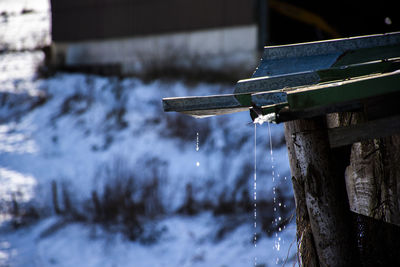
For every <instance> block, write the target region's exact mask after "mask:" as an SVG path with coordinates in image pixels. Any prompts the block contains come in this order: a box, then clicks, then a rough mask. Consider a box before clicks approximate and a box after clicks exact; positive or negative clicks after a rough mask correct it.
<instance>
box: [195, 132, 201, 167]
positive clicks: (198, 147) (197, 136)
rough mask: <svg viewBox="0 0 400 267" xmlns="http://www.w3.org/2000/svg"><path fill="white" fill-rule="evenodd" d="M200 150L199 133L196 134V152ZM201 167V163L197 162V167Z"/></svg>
mask: <svg viewBox="0 0 400 267" xmlns="http://www.w3.org/2000/svg"><path fill="white" fill-rule="evenodd" d="M199 150H200V146H199V132H197V133H196V152H198V151H199ZM199 166H200V162H199V161H197V162H196V167H199Z"/></svg>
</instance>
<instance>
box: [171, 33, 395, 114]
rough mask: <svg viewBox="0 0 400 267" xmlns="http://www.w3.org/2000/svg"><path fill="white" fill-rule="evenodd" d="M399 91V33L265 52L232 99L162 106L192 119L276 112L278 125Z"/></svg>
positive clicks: (174, 100) (219, 97) (196, 99)
mask: <svg viewBox="0 0 400 267" xmlns="http://www.w3.org/2000/svg"><path fill="white" fill-rule="evenodd" d="M396 92H400V32H396V33H389V34H380V35H370V36H362V37H353V38H345V39H335V40H328V41H320V42H312V43H302V44H294V45H284V46H274V47H265V50H264V53H263V56H262V59H261V62H260V65H259V66H258V67H257V69H256V71H255V72H254V74H253V77H252V78H251V79H245V80H241V81H238V83H237V85H236V87H235V90H234V93H233V94H229V95H215V96H206V97H178V98H165V99H163V105H164V110H165V111H177V112H182V113H185V114H188V115H192V116H194V117H207V116H213V115H221V114H228V113H232V112H239V111H246V110H250V114H251V115H252V118H253V119H255V118H256V117H258V116H260V115H266V114H270V113H275V116H272V117H273V118H274V120H275V121H276V122H280V121H286V120H290V119H294V118H299V117H303V118H304V117H312V116H315V115H323V114H326V113H330V112H338V111H346V110H352V109H354V108H360V107H361V104H362V102H363V100H364V99H368V98H371V97H377V96H382V95H387V94H392V93H396ZM291 113H293V114H296V115H295V116H291ZM293 114H292V115H293ZM281 115H284V116H281Z"/></svg>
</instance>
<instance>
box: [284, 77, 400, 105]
mask: <svg viewBox="0 0 400 267" xmlns="http://www.w3.org/2000/svg"><path fill="white" fill-rule="evenodd" d="M398 91H400V71H395V72H392V73H387V74H381V75H371V76H367V77H362V78H356V79H350V80H347V81H337V82H332V83H329V84H318V85H315V86H310V87H306V88H302V89H297V90H292V91H288V92H287V93H288V95H287V99H288V103H289V108H290V109H291V110H292V111H296V110H304V109H308V108H313V107H318V106H329V105H334V104H337V103H343V102H348V101H354V100H357V99H363V98H368V97H374V96H380V95H384V94H388V93H394V92H398Z"/></svg>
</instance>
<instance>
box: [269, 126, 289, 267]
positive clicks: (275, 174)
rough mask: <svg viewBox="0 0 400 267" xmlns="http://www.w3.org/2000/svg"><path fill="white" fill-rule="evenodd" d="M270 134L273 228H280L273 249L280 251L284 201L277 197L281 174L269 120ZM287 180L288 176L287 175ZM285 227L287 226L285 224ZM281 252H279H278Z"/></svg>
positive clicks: (275, 236) (276, 261) (276, 262)
mask: <svg viewBox="0 0 400 267" xmlns="http://www.w3.org/2000/svg"><path fill="white" fill-rule="evenodd" d="M268 135H269V150H270V161H271V175H272V195H273V205H272V206H273V218H274V219H273V221H272V226H273V227H272V228H275V229H276V230H278V231H277V232H276V233H275V235H274V246H273V250H275V251H277V252H279V251H280V250H281V242H282V244H283V243H284V240H283V239H282V238H281V232H282V230H283V229H282V228H281V226H280V225H281V224H282V217H281V216H280V214H279V213H278V210H279V209H280V208H281V207H282V203H281V202H279V203H278V198H277V192H276V191H277V187H278V185H279V180H280V174H279V172H278V171H277V170H275V160H274V151H273V145H272V135H271V126H270V123H269V122H268ZM285 180H286V177H285ZM284 206H285V205H284ZM284 227H285V226H284ZM278 254H279V253H278ZM282 261H283V259H281V258H280V257H279V256H278V257H277V258H276V260H275V264H279V263H281V262H282Z"/></svg>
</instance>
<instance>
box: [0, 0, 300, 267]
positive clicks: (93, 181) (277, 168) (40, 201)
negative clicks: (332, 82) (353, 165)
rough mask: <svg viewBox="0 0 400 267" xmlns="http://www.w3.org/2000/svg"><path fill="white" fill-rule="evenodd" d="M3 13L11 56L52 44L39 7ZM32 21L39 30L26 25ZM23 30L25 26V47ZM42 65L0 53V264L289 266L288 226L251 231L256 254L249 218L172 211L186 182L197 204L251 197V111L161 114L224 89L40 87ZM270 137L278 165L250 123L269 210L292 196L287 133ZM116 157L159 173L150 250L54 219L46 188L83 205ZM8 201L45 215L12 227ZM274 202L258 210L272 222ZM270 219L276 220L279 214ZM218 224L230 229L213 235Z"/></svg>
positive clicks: (125, 82)
mask: <svg viewBox="0 0 400 267" xmlns="http://www.w3.org/2000/svg"><path fill="white" fill-rule="evenodd" d="M22 9H26V10H33V11H32V12H29V13H26V14H22V12H21V11H22ZM3 11H7V14H11V15H9V16H8V17H7V19H4V20H3V21H2V22H1V23H0V29H6V31H2V30H1V31H0V35H1V34H2V33H3V32H5V33H6V34H5V35H4V34H3V40H6V43H7V47H8V48H9V49H11V48H12V49H13V50H21V49H25V50H26V49H32V48H34V47H35V44H39V45H43V43H46V42H47V40H48V38H49V37H48V32H49V31H48V29H49V28H48V27H49V24H48V19H49V17H48V16H49V14H48V12H47V11H48V3H47V2H46V1H45V0H37V1H20V0H18V1H17V0H12V1H11V0H7V1H5V0H0V13H1V12H3ZM28 15H29V19H28V17H26V19H25V18H24V16H28ZM13 16H14V17H15V18H14V17H13ZM13 21H18V23H19V24H18V25H27V26H26V27H27V28H25V26H18V27H17V26H15V25H17V24H13V23H14V22H13ZM32 21H39V22H38V24H37V25H38V26H37V27H31V26H30V25H28V24H32ZM46 21H47V22H46ZM15 23H16V22H15ZM46 25H47V26H46ZM21 27H22V28H24V30H25V29H28V28H29V27H30V28H29V29H30V30H29V31H28V32H27V33H24V35H25V36H28V37H27V38H26V39H24V41H23V42H22V41H21V35H20V34H19V32H20V30H19V29H20V28H21ZM46 27H47V28H46ZM13 32H14V33H13ZM43 32H44V33H45V34H44V37H43V36H42V37H40V38H36V37H37V36H41V35H40V34H42V33H43ZM4 36H5V37H4ZM10 36H11V37H10ZM29 36H30V37H29ZM0 38H1V36H0ZM35 38H36V39H35ZM13 40H14V41H13ZM42 42H43V43H42ZM42 60H43V54H42V53H41V52H40V51H22V52H17V51H12V52H2V53H0V70H1V71H0V207H1V208H0V266H250V265H253V266H254V265H255V264H257V266H270V265H275V263H276V259H277V258H279V259H280V261H279V265H281V264H282V261H283V260H284V259H285V258H286V257H287V255H288V258H290V259H293V256H294V254H295V252H296V248H295V247H296V245H295V244H296V243H294V244H293V246H292V247H291V250H290V252H288V249H289V247H290V245H291V244H292V243H293V241H294V240H295V225H294V223H292V224H290V225H288V226H286V227H285V228H284V229H282V232H277V233H274V234H273V235H272V236H271V237H269V236H268V235H267V234H266V233H263V232H262V231H263V230H262V229H261V226H260V225H261V224H258V226H257V229H256V232H257V233H258V234H259V235H257V243H256V244H257V245H256V247H255V246H254V244H253V237H254V219H253V213H248V214H246V213H244V214H238V215H237V214H233V215H221V216H214V215H212V212H211V211H207V210H206V209H205V210H203V211H202V212H200V213H198V214H197V215H195V216H183V215H178V214H177V213H176V211H177V210H178V209H179V208H180V207H182V205H184V204H185V201H186V197H187V188H188V185H190V186H191V188H192V191H193V198H194V200H195V201H196V202H197V203H208V204H209V205H211V206H217V205H218V203H220V202H221V199H222V200H226V201H232V200H237V201H239V200H242V198H243V197H244V195H245V192H247V194H248V195H250V194H252V193H253V190H254V185H253V183H254V180H253V168H254V161H255V159H254V151H255V146H254V126H253V124H252V123H251V120H250V116H249V114H248V113H246V112H244V113H237V114H233V115H225V116H221V117H214V118H208V119H202V120H195V119H192V118H188V117H186V116H184V115H180V114H174V113H168V114H166V113H164V112H163V111H162V105H161V99H162V98H163V97H170V96H186V95H209V94H218V93H230V92H232V90H233V89H232V88H231V87H230V86H226V85H219V84H212V85H211V84H203V83H199V84H197V85H190V86H189V85H187V84H185V83H183V82H181V81H169V82H165V81H158V80H156V81H152V82H149V83H144V82H142V81H141V80H138V79H135V78H125V79H118V78H114V77H108V78H106V77H99V76H94V75H84V74H67V73H58V74H56V75H55V76H53V77H50V78H47V79H44V78H39V77H38V76H37V74H36V67H37V66H38V64H41V61H42ZM271 132H272V144H273V147H274V149H273V156H274V164H273V165H274V168H272V164H271V154H270V149H269V132H268V126H267V125H265V124H264V125H262V126H258V127H257V145H256V146H257V201H266V202H269V203H273V198H274V197H275V196H276V195H274V194H273V192H274V191H273V188H274V187H277V186H278V187H279V188H280V190H281V193H282V194H283V196H285V197H290V196H291V195H292V190H291V185H290V182H289V180H290V179H287V178H286V177H290V176H289V167H288V160H287V154H286V148H285V147H284V146H283V145H282V138H283V129H282V127H281V126H279V125H271ZM197 136H198V138H197ZM197 148H198V149H197ZM116 161H118V162H122V163H123V165H124V166H125V168H126V170H128V171H129V172H130V173H131V174H132V175H134V176H135V179H136V180H138V181H139V184H145V183H146V181H148V180H151V179H153V178H155V177H156V178H157V179H158V180H159V182H160V185H161V190H160V191H159V194H160V198H161V200H162V204H163V207H164V209H165V211H164V213H163V214H162V216H159V218H158V219H157V220H155V219H154V220H150V221H149V222H148V224H149V225H153V226H152V227H151V229H153V231H155V232H156V235H157V241H156V242H154V243H151V244H143V242H137V241H135V242H133V241H129V240H127V239H126V238H125V237H124V236H123V235H122V234H121V233H119V232H112V231H106V230H105V229H103V228H102V227H101V226H99V225H97V224H90V223H83V222H81V223H78V222H67V221H66V219H65V218H63V217H59V216H56V215H55V214H54V212H53V208H54V207H53V199H52V191H51V189H52V186H51V185H52V182H53V181H55V182H56V183H58V184H59V185H63V186H65V188H67V189H68V191H69V192H71V199H72V200H71V201H72V202H73V203H74V204H75V205H78V206H79V205H80V204H82V203H84V202H85V201H86V200H87V199H88V198H90V196H91V194H92V192H94V191H96V192H101V191H102V190H103V188H104V185H105V184H107V183H110V181H109V180H107V179H110V177H107V176H104V175H100V174H101V171H102V170H104V169H106V168H107V167H110V166H111V167H112V163H113V162H116ZM272 172H274V174H275V181H274V182H273V179H272ZM243 181H244V182H243ZM250 200H252V198H251V199H250ZM14 202H17V203H20V204H19V205H21V207H23V205H24V203H34V204H35V207H37V208H38V210H39V212H40V213H41V216H42V217H41V219H39V221H37V222H34V223H31V224H29V225H28V226H25V227H22V228H19V229H13V228H12V226H11V225H10V223H9V222H10V221H12V218H11V217H10V216H11V215H10V214H9V211H10V208H9V207H10V206H12V205H13V203H14ZM281 204H282V205H285V203H275V204H274V205H272V206H271V207H270V211H264V213H265V212H267V213H270V214H274V211H273V208H276V207H277V205H279V206H280V205H281ZM77 209H80V208H79V207H78V208H77ZM288 209H289V207H288ZM82 211H84V209H82ZM258 212H260V213H261V211H259V210H258ZM232 216H236V217H232ZM271 216H273V215H271ZM238 218H239V219H238ZM272 218H275V219H276V220H279V218H280V217H279V213H277V212H276V214H275V217H272ZM232 223H234V224H237V225H235V227H232V226H231V225H232ZM272 223H274V222H273V221H271V224H272ZM224 227H228V228H229V227H230V229H231V230H230V231H227V234H225V235H224V237H223V238H216V236H217V235H218V232H219V231H220V230H221V229H224ZM278 248H279V249H278Z"/></svg>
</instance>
